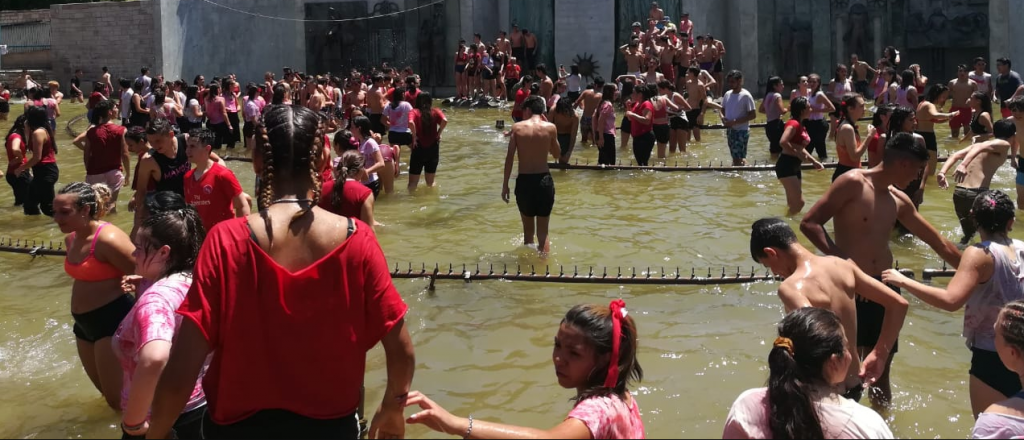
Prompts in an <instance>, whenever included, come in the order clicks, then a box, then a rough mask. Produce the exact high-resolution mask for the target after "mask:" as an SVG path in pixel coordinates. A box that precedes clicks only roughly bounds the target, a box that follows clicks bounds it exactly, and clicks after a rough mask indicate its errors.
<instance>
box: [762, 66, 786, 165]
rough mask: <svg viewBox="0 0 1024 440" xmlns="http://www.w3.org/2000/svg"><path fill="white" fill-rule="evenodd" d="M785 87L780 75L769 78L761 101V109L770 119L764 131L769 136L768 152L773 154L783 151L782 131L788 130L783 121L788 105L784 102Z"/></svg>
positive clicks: (776, 154)
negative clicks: (783, 91) (783, 92)
mask: <svg viewBox="0 0 1024 440" xmlns="http://www.w3.org/2000/svg"><path fill="white" fill-rule="evenodd" d="M785 87H786V85H785V84H784V83H783V82H782V78H780V77H778V76H773V77H771V78H768V85H767V87H766V88H765V92H764V100H762V101H761V108H760V109H759V110H760V111H761V113H764V115H765V118H767V119H768V123H767V124H766V125H765V128H764V133H765V136H767V137H768V152H769V153H771V155H772V156H778V155H779V154H780V153H782V145H781V144H780V142H781V141H782V132H783V131H785V130H786V123H785V122H783V121H782V115H783V113H785V112H786V105H785V103H783V102H782V89H783V88H785Z"/></svg>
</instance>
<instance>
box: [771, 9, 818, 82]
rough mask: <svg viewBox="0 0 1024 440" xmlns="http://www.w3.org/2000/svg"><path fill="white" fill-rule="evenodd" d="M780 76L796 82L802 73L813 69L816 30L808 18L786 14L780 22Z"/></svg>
mask: <svg viewBox="0 0 1024 440" xmlns="http://www.w3.org/2000/svg"><path fill="white" fill-rule="evenodd" d="M777 29H778V42H779V54H780V57H779V63H780V65H779V68H778V72H780V74H779V75H780V76H781V77H782V79H783V80H785V81H786V82H795V81H796V80H797V79H798V78H799V77H800V75H805V74H806V73H807V72H810V70H811V54H812V51H813V50H814V40H813V37H814V31H813V29H812V27H811V22H810V21H809V20H806V19H801V18H794V17H791V16H784V17H782V18H781V20H780V21H779V23H778V27H777Z"/></svg>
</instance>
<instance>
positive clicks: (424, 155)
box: [409, 144, 441, 176]
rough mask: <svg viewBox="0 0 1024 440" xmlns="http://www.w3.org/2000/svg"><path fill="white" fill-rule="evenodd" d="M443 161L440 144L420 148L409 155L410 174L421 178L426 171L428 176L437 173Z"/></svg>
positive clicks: (414, 149)
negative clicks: (438, 165) (439, 164)
mask: <svg viewBox="0 0 1024 440" xmlns="http://www.w3.org/2000/svg"><path fill="white" fill-rule="evenodd" d="M440 161H441V149H440V144H434V145H431V146H426V147H424V146H419V147H416V148H413V149H412V153H410V154H409V174H410V175H412V176H419V175H420V174H422V173H423V171H424V170H426V172H427V174H436V173H437V164H438V163H439V162H440Z"/></svg>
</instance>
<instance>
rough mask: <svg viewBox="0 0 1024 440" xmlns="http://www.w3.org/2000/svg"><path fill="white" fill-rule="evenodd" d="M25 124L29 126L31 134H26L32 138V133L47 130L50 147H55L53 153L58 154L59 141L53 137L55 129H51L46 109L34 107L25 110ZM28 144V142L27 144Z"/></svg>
mask: <svg viewBox="0 0 1024 440" xmlns="http://www.w3.org/2000/svg"><path fill="white" fill-rule="evenodd" d="M25 123H26V124H28V128H29V130H31V131H29V132H27V133H25V134H26V135H27V136H32V132H34V131H36V130H38V129H40V128H42V129H44V130H46V135H47V136H48V137H49V138H50V139H49V142H50V145H51V146H52V147H53V152H54V153H56V152H57V141H56V138H54V137H53V129H52V128H50V120H49V119H48V118H47V117H46V107H40V106H32V107H29V108H27V109H26V110H25ZM25 143H26V144H28V142H27V141H26V142H25Z"/></svg>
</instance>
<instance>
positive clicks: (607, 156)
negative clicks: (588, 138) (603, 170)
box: [597, 133, 629, 165]
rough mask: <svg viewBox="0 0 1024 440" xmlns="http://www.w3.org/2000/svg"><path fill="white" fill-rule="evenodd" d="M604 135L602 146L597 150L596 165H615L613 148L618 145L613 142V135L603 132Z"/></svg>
mask: <svg viewBox="0 0 1024 440" xmlns="http://www.w3.org/2000/svg"><path fill="white" fill-rule="evenodd" d="M602 136H604V148H600V149H598V151H597V164H598V165H615V149H616V148H618V146H617V145H616V144H615V135H614V134H608V133H605V134H603V135H602ZM626 136H629V135H628V134H627V135H626Z"/></svg>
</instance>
